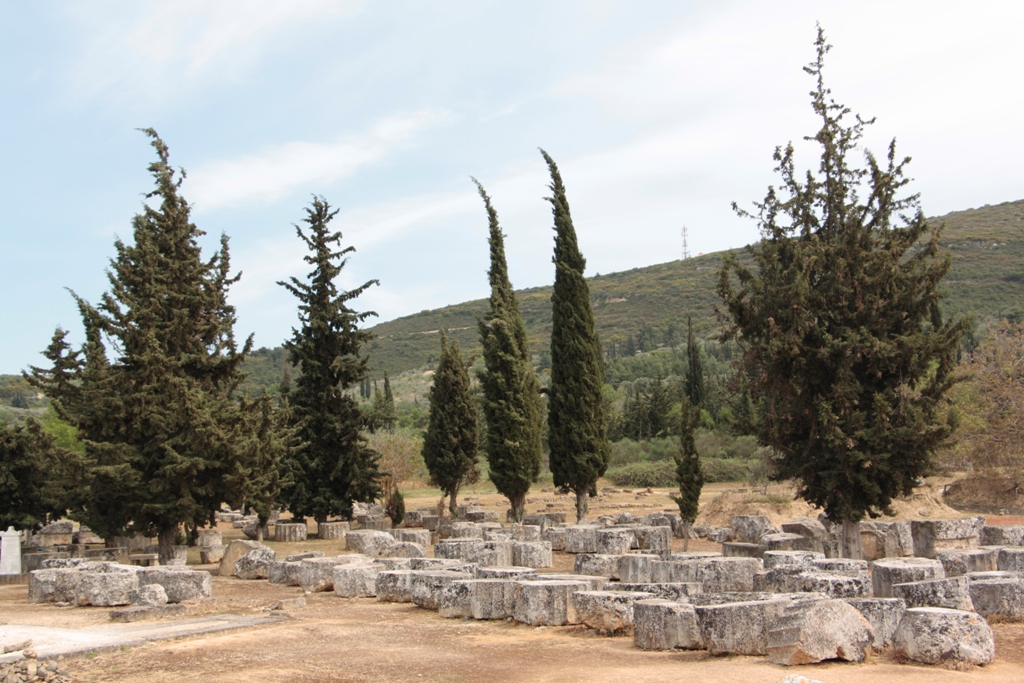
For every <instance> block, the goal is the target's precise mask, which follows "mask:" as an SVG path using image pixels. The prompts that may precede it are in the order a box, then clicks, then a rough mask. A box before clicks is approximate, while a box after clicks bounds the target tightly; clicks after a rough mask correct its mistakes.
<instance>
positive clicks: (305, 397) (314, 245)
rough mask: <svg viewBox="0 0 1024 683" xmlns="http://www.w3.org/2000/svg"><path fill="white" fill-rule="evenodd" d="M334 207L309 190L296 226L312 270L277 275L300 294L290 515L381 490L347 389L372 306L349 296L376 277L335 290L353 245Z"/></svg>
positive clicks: (324, 511) (338, 508) (318, 511)
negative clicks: (360, 305)
mask: <svg viewBox="0 0 1024 683" xmlns="http://www.w3.org/2000/svg"><path fill="white" fill-rule="evenodd" d="M335 214H337V211H331V208H330V206H329V205H328V203H327V202H326V201H325V200H324V199H323V198H322V197H314V198H313V203H312V206H311V207H310V208H307V209H306V218H304V219H303V222H304V223H306V224H307V225H308V234H307V232H306V231H304V230H303V229H302V227H300V226H295V231H296V233H297V234H298V236H299V238H300V239H301V240H302V241H303V242H305V244H306V246H307V248H308V249H309V254H307V255H306V256H305V257H304V259H305V261H306V262H307V263H309V264H310V265H312V266H313V270H312V271H311V272H310V273H309V275H308V276H307V280H306V281H302V280H299V279H298V278H295V277H292V278H289V281H288V282H280V283H278V284H280V285H282V286H283V287H285V288H286V289H287V290H288V291H289V292H291V293H292V294H294V295H295V297H296V298H297V299H298V300H299V320H300V322H301V323H302V325H301V328H300V329H297V330H293V334H292V338H291V340H290V341H288V342H287V343H286V344H285V347H286V348H287V349H288V354H289V358H288V359H289V362H290V363H291V364H292V365H293V366H296V367H301V368H302V373H301V374H300V375H299V376H298V378H297V379H295V380H294V381H293V388H292V390H291V392H290V393H289V403H290V405H291V411H292V412H291V420H290V424H291V426H292V427H293V428H294V430H295V436H296V438H298V440H299V442H300V444H301V445H300V446H299V447H298V448H297V449H295V450H294V451H293V452H292V453H290V454H289V456H288V458H287V461H286V463H287V469H288V471H289V476H290V478H291V482H290V485H289V486H288V487H287V488H286V489H285V490H284V492H283V500H284V502H285V504H286V506H287V507H288V509H289V510H291V512H292V514H293V515H295V516H296V517H299V518H302V517H306V516H313V517H314V518H315V519H316V520H317V521H318V522H319V521H324V520H326V519H327V518H328V517H329V516H331V515H341V516H342V517H344V518H350V517H351V516H352V503H353V502H355V501H360V502H371V501H373V500H375V499H376V498H378V497H379V495H380V487H379V485H378V483H377V480H378V479H379V477H380V472H379V471H378V470H377V464H376V462H377V456H376V454H375V453H374V451H373V450H372V449H370V448H369V447H368V446H367V445H366V440H365V438H364V437H363V436H362V435H361V434H360V428H361V427H362V423H363V416H362V412H361V411H360V409H359V405H358V404H357V403H356V400H355V398H353V397H352V395H351V393H350V391H349V389H350V388H352V387H354V386H355V385H356V384H358V383H359V382H360V381H362V379H363V378H364V377H365V376H366V366H367V361H366V358H363V357H362V356H361V354H362V351H363V347H364V345H365V344H366V343H367V342H368V341H369V340H370V338H371V336H372V335H371V334H370V333H369V332H366V331H365V330H360V329H359V324H360V323H361V322H363V321H364V320H366V318H368V317H369V316H371V315H374V314H373V313H370V312H367V313H357V312H355V311H353V310H352V309H351V308H349V306H348V303H349V302H350V301H352V300H353V299H355V298H356V297H358V296H359V295H360V294H362V293H363V292H364V291H366V289H367V288H369V287H370V286H371V285H373V284H376V283H377V281H376V280H370V281H369V282H366V283H364V284H363V285H361V286H359V287H356V288H355V289H351V290H348V291H341V292H339V291H338V288H337V287H336V286H335V280H336V279H337V277H338V275H339V274H340V273H341V269H342V267H344V265H345V256H347V255H348V254H350V253H352V252H353V251H355V249H354V247H346V248H344V249H339V248H338V247H340V245H341V233H340V232H332V231H331V230H330V228H329V227H328V224H329V223H330V221H331V220H332V219H333V218H334V216H335ZM336 249H337V250H336Z"/></svg>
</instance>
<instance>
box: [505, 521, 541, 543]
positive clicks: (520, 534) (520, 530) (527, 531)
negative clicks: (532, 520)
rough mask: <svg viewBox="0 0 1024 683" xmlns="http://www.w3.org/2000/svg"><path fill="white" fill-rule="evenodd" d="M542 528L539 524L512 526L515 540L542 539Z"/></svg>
mask: <svg viewBox="0 0 1024 683" xmlns="http://www.w3.org/2000/svg"><path fill="white" fill-rule="evenodd" d="M540 532H541V528H540V525H538V524H517V525H516V526H514V527H512V540H513V541H528V542H536V541H540V540H542V539H541V537H540Z"/></svg>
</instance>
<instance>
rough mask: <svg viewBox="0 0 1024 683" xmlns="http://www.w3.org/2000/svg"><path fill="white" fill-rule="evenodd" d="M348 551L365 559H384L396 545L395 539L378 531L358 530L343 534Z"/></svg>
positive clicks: (384, 532)
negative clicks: (364, 556)
mask: <svg viewBox="0 0 1024 683" xmlns="http://www.w3.org/2000/svg"><path fill="white" fill-rule="evenodd" d="M345 543H346V545H348V549H349V550H354V551H355V552H357V553H360V554H362V555H366V556H367V557H384V556H385V555H387V551H388V550H389V549H390V548H392V547H393V546H394V545H396V544H397V543H398V541H396V540H395V537H394V536H392V535H391V534H389V533H388V532H386V531H382V530H380V529H359V530H356V531H349V532H348V533H347V534H345Z"/></svg>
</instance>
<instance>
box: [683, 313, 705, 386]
mask: <svg viewBox="0 0 1024 683" xmlns="http://www.w3.org/2000/svg"><path fill="white" fill-rule="evenodd" d="M683 390H684V391H685V393H686V395H687V396H689V397H690V403H692V404H693V405H695V406H700V405H703V404H704V400H705V399H706V398H707V391H706V389H705V388H704V364H703V363H702V362H701V360H700V348H699V347H698V346H697V339H696V338H695V337H694V336H693V318H691V317H689V316H687V318H686V380H685V383H684V384H683Z"/></svg>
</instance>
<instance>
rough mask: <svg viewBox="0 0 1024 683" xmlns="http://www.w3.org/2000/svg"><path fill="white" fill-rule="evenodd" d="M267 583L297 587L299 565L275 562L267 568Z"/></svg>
mask: <svg viewBox="0 0 1024 683" xmlns="http://www.w3.org/2000/svg"><path fill="white" fill-rule="evenodd" d="M267 581H268V582H270V583H278V584H282V585H285V586H298V585H299V563H298V562H287V561H282V560H275V561H274V562H271V563H270V565H269V566H268V567H267Z"/></svg>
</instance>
